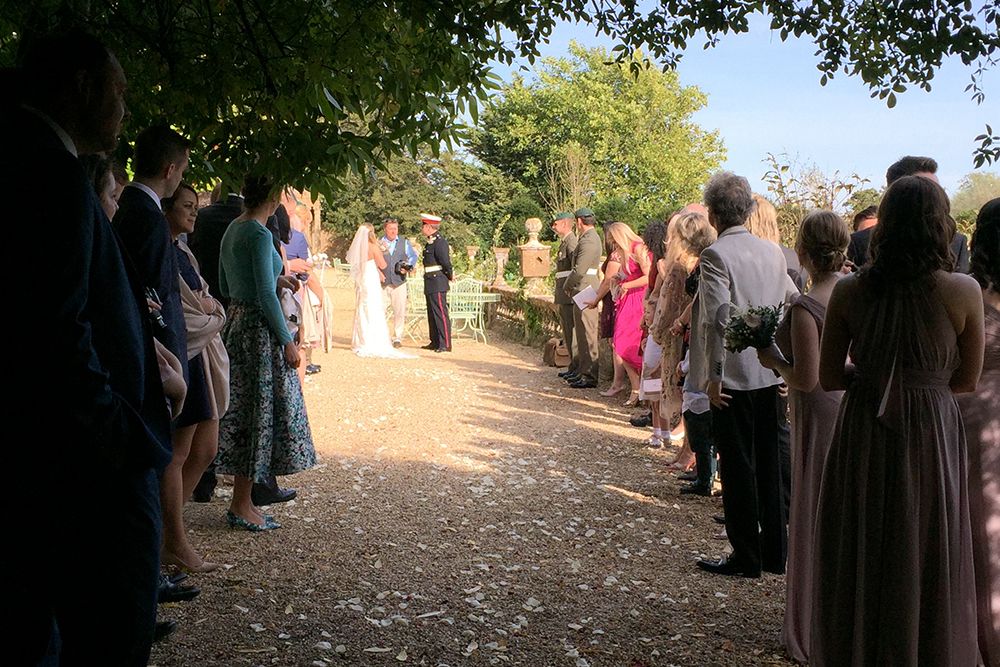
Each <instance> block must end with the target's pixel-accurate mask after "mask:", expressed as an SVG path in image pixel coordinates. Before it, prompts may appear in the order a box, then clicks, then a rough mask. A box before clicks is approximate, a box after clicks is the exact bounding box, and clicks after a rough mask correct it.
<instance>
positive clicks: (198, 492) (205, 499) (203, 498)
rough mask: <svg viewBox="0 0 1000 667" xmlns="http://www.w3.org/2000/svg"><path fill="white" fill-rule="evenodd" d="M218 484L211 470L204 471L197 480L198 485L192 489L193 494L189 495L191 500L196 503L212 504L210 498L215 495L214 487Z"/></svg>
mask: <svg viewBox="0 0 1000 667" xmlns="http://www.w3.org/2000/svg"><path fill="white" fill-rule="evenodd" d="M218 483H219V480H218V479H216V477H215V472H214V471H212V470H206V471H205V472H204V473H202V475H201V479H199V480H198V484H196V485H195V487H194V492H193V493H192V494H191V500H193V501H195V502H196V503H210V502H212V496H213V495H214V494H215V486H216V484H218Z"/></svg>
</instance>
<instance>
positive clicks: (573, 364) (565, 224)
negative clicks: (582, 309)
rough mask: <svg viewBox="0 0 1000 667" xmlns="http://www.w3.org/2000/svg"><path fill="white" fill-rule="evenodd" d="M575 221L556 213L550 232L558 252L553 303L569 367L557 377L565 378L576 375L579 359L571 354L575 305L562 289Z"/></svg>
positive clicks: (573, 246) (568, 267)
mask: <svg viewBox="0 0 1000 667" xmlns="http://www.w3.org/2000/svg"><path fill="white" fill-rule="evenodd" d="M575 222H576V221H575V219H574V218H573V214H572V213H568V212H564V213H556V215H555V216H554V217H553V218H552V231H553V232H555V234H556V237H557V238H558V239H559V251H558V252H557V253H556V289H555V294H554V297H555V302H556V305H557V306H559V321H560V324H562V335H563V342H564V343H565V344H566V351H567V352H569V366H567V367H566V370H564V371H563V372H561V373H559V377H561V378H565V377H568V376H570V375H576V374H577V372H576V371H577V366H578V365H579V359H577V356H576V355H575V354H573V351H574V350H575V349H577V348H576V346H575V345H574V344H573V311H574V310H576V309H577V308H576V305H575V304H574V303H573V299H571V298H570V296H569V294H566V292H565V291H564V289H563V287H564V286H565V284H566V278H567V277H568V276H569V274H570V273H572V271H573V253H574V252H576V234H574V233H573V227H574V225H575Z"/></svg>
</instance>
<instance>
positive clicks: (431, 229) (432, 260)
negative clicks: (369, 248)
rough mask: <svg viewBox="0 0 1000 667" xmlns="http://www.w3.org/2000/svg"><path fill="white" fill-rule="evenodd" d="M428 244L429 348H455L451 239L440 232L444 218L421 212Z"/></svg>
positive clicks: (425, 346)
mask: <svg viewBox="0 0 1000 667" xmlns="http://www.w3.org/2000/svg"><path fill="white" fill-rule="evenodd" d="M420 220H421V222H423V228H422V229H421V231H422V232H423V235H424V236H425V237H426V238H427V243H426V244H425V245H424V297H425V298H426V299H427V329H428V331H429V332H430V335H431V342H430V343H428V344H427V345H424V346H423V348H424V349H425V350H434V351H435V352H451V319H450V318H449V317H448V299H447V297H446V296H445V295H446V294H447V293H448V285H449V283H450V282H451V281H452V279H453V278H454V275H453V274H452V270H451V255H450V252H449V250H448V242H447V241H446V240H445V239H444V237H442V236H441V235H439V234H438V227H440V226H441V218H439V217H438V216H436V215H430V214H429V213H421V214H420Z"/></svg>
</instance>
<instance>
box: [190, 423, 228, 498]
mask: <svg viewBox="0 0 1000 667" xmlns="http://www.w3.org/2000/svg"><path fill="white" fill-rule="evenodd" d="M218 451H219V421H218V420H217V419H206V420H205V421H203V422H199V423H198V424H196V425H195V431H194V437H193V438H192V440H191V451H190V452H189V453H188V457H187V461H185V462H184V473H183V477H184V496H183V497H184V498H185V500H186V499H187V498H190V497H191V494H192V493H194V487H195V486H197V485H198V480H199V479H201V475H202V473H204V472H205V470H207V469H208V466H209V465H210V464H211V463H212V461H214V460H215V455H216V453H218Z"/></svg>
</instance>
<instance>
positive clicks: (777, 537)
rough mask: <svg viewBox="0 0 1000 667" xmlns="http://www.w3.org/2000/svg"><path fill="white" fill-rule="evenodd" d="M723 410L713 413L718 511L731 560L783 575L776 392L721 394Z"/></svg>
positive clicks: (782, 496) (782, 478)
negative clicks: (719, 482) (725, 404)
mask: <svg viewBox="0 0 1000 667" xmlns="http://www.w3.org/2000/svg"><path fill="white" fill-rule="evenodd" d="M726 393H727V394H730V395H732V398H731V399H730V401H729V406H728V407H726V408H716V407H714V406H713V407H712V426H713V429H712V430H713V432H714V435H715V444H716V447H717V448H718V450H719V473H720V475H721V477H722V505H723V507H724V508H725V512H726V534H727V535H728V536H729V543H730V544H731V545H732V547H733V555H732V558H734V559H735V560H737V561H739V562H741V563H744V564H746V565H748V566H749V567H750V568H751V569H756V568H760V567H763V569H765V570H768V571H773V572H783V571H784V569H785V555H786V553H787V551H788V535H787V533H786V526H787V524H788V516H787V511H786V509H785V491H784V490H783V487H784V483H785V480H787V479H788V474H789V473H788V471H787V470H784V471H783V470H782V468H783V467H784V466H783V463H782V456H781V451H780V450H781V447H780V446H779V444H778V391H777V387H765V388H763V389H754V390H751V391H735V390H731V389H727V390H726Z"/></svg>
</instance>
